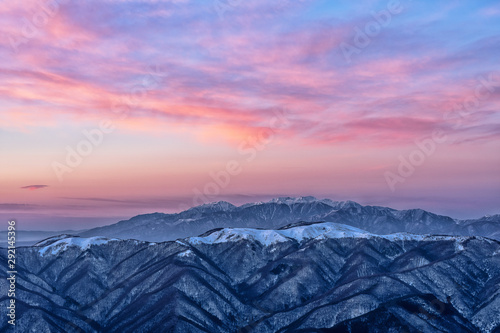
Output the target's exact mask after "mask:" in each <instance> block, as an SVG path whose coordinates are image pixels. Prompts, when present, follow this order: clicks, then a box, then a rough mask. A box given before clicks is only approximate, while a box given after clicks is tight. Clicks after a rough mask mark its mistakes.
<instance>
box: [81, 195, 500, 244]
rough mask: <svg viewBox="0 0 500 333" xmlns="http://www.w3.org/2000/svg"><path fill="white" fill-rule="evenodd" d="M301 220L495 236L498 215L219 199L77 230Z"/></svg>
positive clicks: (146, 235) (172, 235)
mask: <svg viewBox="0 0 500 333" xmlns="http://www.w3.org/2000/svg"><path fill="white" fill-rule="evenodd" d="M301 221H306V222H307V221H329V222H336V223H342V224H347V225H350V226H354V227H357V228H361V229H363V230H367V231H370V232H372V233H376V234H388V233H394V232H411V233H417V234H436V233H437V234H449V235H464V236H471V235H477V236H486V237H491V238H495V239H500V215H495V216H491V217H484V218H481V219H477V220H466V221H461V220H455V219H452V218H451V217H447V216H442V215H436V214H433V213H430V212H426V211H424V210H421V209H410V210H395V209H392V208H387V207H378V206H362V205H360V204H358V203H356V202H353V201H332V200H329V199H316V198H314V197H299V198H288V197H287V198H277V199H273V200H271V201H269V202H257V203H249V204H245V205H242V206H240V207H236V206H234V205H232V204H230V203H228V202H224V201H219V202H215V203H211V204H205V205H201V206H197V207H193V208H191V209H188V210H186V211H184V212H180V213H178V214H162V213H154V214H146V215H139V216H136V217H133V218H131V219H130V220H126V221H121V222H118V223H116V224H112V225H108V226H104V227H99V228H94V229H90V230H88V231H85V232H83V233H80V234H79V235H81V236H83V237H92V236H105V237H117V238H122V239H130V238H133V239H138V240H145V241H167V240H175V239H177V238H184V237H189V236H195V235H199V234H201V233H203V232H206V231H208V230H211V229H214V228H223V227H243V228H279V227H282V226H284V225H287V224H290V223H295V222H301Z"/></svg>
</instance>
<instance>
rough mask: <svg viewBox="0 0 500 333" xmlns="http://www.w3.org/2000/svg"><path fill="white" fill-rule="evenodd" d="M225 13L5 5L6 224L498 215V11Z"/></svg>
mask: <svg viewBox="0 0 500 333" xmlns="http://www.w3.org/2000/svg"><path fill="white" fill-rule="evenodd" d="M229 2H230V3H231V5H228V2H226V1H223V0H214V1H212V0H209V1H190V0H170V1H161V0H154V1H133V0H123V1H120V0H104V1H97V0H88V1H82V2H77V1H69V0H66V1H59V2H56V1H54V2H51V4H52V5H50V6H49V5H43V3H44V2H39V1H34V0H28V1H23V3H22V4H20V3H19V4H18V3H16V2H12V1H11V2H9V1H3V2H1V3H0V21H1V22H2V25H1V28H0V29H1V32H2V36H4V37H5V38H2V39H1V40H0V59H1V60H2V61H1V64H2V65H0V73H1V75H0V84H1V86H0V105H1V112H0V151H1V153H2V176H1V177H2V185H3V186H2V187H1V189H0V218H3V219H8V218H17V219H18V220H19V225H20V227H21V228H23V227H24V228H25V229H71V228H87V227H91V226H96V225H100V224H103V223H112V222H115V221H116V220H118V219H121V218H128V217H131V216H134V215H137V214H140V213H149V212H154V211H162V212H172V211H178V210H180V209H183V208H186V207H189V206H192V205H194V204H199V203H203V202H206V201H215V200H221V199H225V200H228V201H231V202H233V203H236V204H238V203H244V202H249V201H256V200H266V199H269V198H272V197H276V196H283V195H285V196H302V195H314V196H317V197H320V198H325V197H327V198H331V199H338V200H347V199H350V200H355V201H358V202H360V203H362V204H375V205H385V206H390V207H394V208H423V209H426V210H430V211H433V212H436V213H442V214H447V215H450V216H452V217H458V218H468V217H480V216H482V215H485V214H492V213H500V205H499V202H500V172H499V170H500V154H499V152H500V149H499V148H500V140H499V139H500V115H499V106H500V67H499V66H498V59H499V56H500V4H499V3H498V1H480V2H478V1H460V2H447V3H438V2H431V1H371V0H370V1H356V2H353V1H335V2H333V1H312V0H311V1H309V0H294V1H292V0H281V1H262V0H256V1H253V0H248V1H229ZM54 4H57V5H54Z"/></svg>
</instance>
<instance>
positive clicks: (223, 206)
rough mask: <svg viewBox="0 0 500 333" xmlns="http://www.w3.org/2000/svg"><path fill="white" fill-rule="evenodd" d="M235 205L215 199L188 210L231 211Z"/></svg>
mask: <svg viewBox="0 0 500 333" xmlns="http://www.w3.org/2000/svg"><path fill="white" fill-rule="evenodd" d="M235 208H236V206H235V205H233V204H232V203H230V202H227V201H216V202H209V203H205V204H202V205H199V206H196V207H192V208H190V209H188V210H197V211H206V212H211V213H213V212H219V211H231V210H233V209H235Z"/></svg>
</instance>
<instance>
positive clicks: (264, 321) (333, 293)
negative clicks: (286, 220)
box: [0, 201, 500, 332]
mask: <svg viewBox="0 0 500 333" xmlns="http://www.w3.org/2000/svg"><path fill="white" fill-rule="evenodd" d="M274 204H278V203H274ZM295 204H297V203H294V204H290V206H287V207H291V209H294V210H296V211H298V210H301V209H304V211H307V209H308V208H307V207H306V206H302V203H299V206H297V207H292V206H294V205H295ZM323 204H325V203H320V202H316V201H315V202H314V205H315V207H316V208H317V209H318V210H321V209H322V207H323V206H322V205H323ZM280 205H282V204H281V203H279V204H278V206H275V207H277V208H276V212H277V213H279V212H280V211H281V209H284V208H283V207H281V206H280ZM349 205H350V204H349ZM255 206H257V207H261V208H263V209H269V207H270V206H269V205H268V204H267V203H266V204H260V205H259V204H257V205H255ZM327 206H330V205H327ZM354 206H355V207H356V209H358V207H357V206H356V205H354ZM252 207H253V206H252ZM278 207H279V208H278ZM324 208H325V210H326V209H327V208H326V207H324ZM238 209H240V208H232V210H238ZM359 209H363V208H359ZM223 211H224V213H225V214H227V213H228V212H227V211H226V210H225V209H224V210H223ZM191 213H192V214H194V216H197V215H196V214H200V212H196V213H195V210H192V211H191ZM399 214H402V215H405V213H399ZM416 214H417V215H419V214H424V213H416ZM420 217H422V216H420ZM424 223H425V222H424ZM17 258H18V259H17V262H16V264H17V271H18V275H17V291H16V304H17V310H16V311H17V313H16V315H17V321H16V329H17V331H18V332H499V330H500V242H499V241H496V240H492V239H488V238H483V237H452V236H436V235H428V236H425V235H413V234H408V233H398V234H392V235H377V234H374V233H370V232H367V231H364V230H361V229H358V228H355V227H352V226H348V225H342V224H337V223H331V222H323V223H312V222H303V223H295V224H293V225H289V226H285V227H282V228H276V229H274V230H265V229H252V228H224V229H216V230H211V231H209V232H206V233H205V234H202V235H200V236H197V237H188V238H184V239H179V240H177V241H170V242H162V243H150V242H144V241H138V240H118V239H105V238H102V237H94V238H82V237H73V236H69V235H61V236H56V237H52V238H49V239H47V240H44V241H43V242H40V243H39V244H37V246H33V247H23V248H18V249H17ZM0 260H1V261H2V265H4V267H6V264H7V258H6V251H0ZM7 283H8V281H7V280H6V273H5V270H2V271H1V272H0V287H1V288H2V290H6V288H7ZM8 301H9V300H8V298H7V296H6V293H5V292H4V293H2V295H1V296H0V306H1V307H2V308H4V309H5V307H6V306H7V303H8ZM7 325H8V324H7V321H6V320H3V321H1V322H0V331H2V332H3V331H7V327H8V326H7Z"/></svg>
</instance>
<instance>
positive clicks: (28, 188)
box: [21, 185, 49, 191]
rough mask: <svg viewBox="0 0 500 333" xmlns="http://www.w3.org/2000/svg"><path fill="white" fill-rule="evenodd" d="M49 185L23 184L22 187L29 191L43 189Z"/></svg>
mask: <svg viewBox="0 0 500 333" xmlns="http://www.w3.org/2000/svg"><path fill="white" fill-rule="evenodd" d="M47 187H49V186H48V185H28V186H23V187H21V189H23V190H29V191H36V190H41V189H44V188H47Z"/></svg>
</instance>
